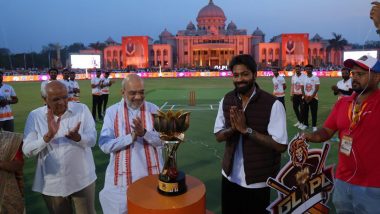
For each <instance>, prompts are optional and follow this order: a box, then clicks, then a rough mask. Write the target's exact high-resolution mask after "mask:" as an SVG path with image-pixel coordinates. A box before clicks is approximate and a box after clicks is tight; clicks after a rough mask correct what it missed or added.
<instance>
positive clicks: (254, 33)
mask: <svg viewBox="0 0 380 214" xmlns="http://www.w3.org/2000/svg"><path fill="white" fill-rule="evenodd" d="M264 35H265V34H264V33H263V32H262V31H261V30H260V29H259V28H258V27H257V28H256V30H255V31H253V33H252V36H264Z"/></svg>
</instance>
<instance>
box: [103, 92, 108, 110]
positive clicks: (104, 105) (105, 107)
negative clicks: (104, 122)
mask: <svg viewBox="0 0 380 214" xmlns="http://www.w3.org/2000/svg"><path fill="white" fill-rule="evenodd" d="M108 96H109V94H102V102H103V111H102V113H103V115H105V114H106V109H107V103H108Z"/></svg>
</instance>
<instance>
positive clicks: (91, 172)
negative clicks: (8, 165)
mask: <svg viewBox="0 0 380 214" xmlns="http://www.w3.org/2000/svg"><path fill="white" fill-rule="evenodd" d="M54 117H55V120H57V119H58V117H56V116H54ZM78 122H81V125H80V129H79V134H80V135H81V141H79V142H75V141H72V140H70V139H68V138H67V137H65V135H66V134H67V133H68V131H69V130H72V129H73V128H74V127H75V126H76V125H77V124H78ZM47 132H48V125H47V106H43V107H39V108H37V109H35V110H33V111H32V112H30V114H29V116H28V119H27V121H26V125H25V130H24V144H23V147H22V150H23V152H24V154H25V155H26V156H27V157H32V156H37V167H36V173H35V177H34V183H33V188H32V189H33V191H36V192H40V193H42V194H44V195H49V196H62V197H66V196H68V195H71V194H72V193H74V192H77V191H79V190H82V189H83V188H85V187H87V186H88V185H90V184H91V183H93V182H94V181H95V180H96V174H95V164H94V159H93V156H92V151H91V147H93V146H94V145H95V144H96V129H95V123H94V119H93V118H92V115H91V113H90V111H89V110H88V108H87V106H86V105H84V104H80V103H73V102H69V103H68V109H67V111H66V112H65V113H64V114H63V115H62V116H61V122H60V126H59V129H58V133H57V134H56V135H55V136H54V138H53V139H52V140H51V141H50V142H49V143H45V141H44V139H43V136H44V135H45V134H46V133H47Z"/></svg>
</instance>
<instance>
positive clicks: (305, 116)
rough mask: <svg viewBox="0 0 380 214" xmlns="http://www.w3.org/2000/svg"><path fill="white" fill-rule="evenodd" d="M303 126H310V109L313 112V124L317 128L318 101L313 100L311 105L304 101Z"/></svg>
mask: <svg viewBox="0 0 380 214" xmlns="http://www.w3.org/2000/svg"><path fill="white" fill-rule="evenodd" d="M302 106H303V110H302V111H303V119H304V120H303V124H304V125H306V126H309V109H310V111H311V124H312V126H313V127H316V126H317V113H318V100H317V99H315V98H313V99H312V100H311V101H310V102H309V103H306V102H305V101H303V104H302Z"/></svg>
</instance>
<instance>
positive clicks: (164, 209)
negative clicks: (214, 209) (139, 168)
mask: <svg viewBox="0 0 380 214" xmlns="http://www.w3.org/2000/svg"><path fill="white" fill-rule="evenodd" d="M186 184H187V192H186V193H184V194H182V195H179V196H164V195H161V194H159V193H158V192H157V185H158V175H151V176H147V177H144V178H141V179H140V180H137V181H136V182H135V183H133V184H132V185H130V186H129V187H128V191H127V198H128V202H127V204H128V213H129V214H141V213H144V214H153V213H154V214H205V213H206V187H205V185H204V184H203V183H202V182H201V181H200V180H198V179H197V178H195V177H192V176H189V175H186Z"/></svg>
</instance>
